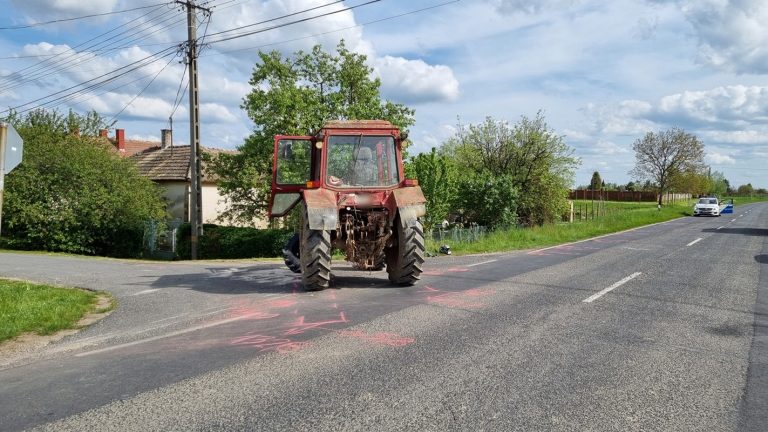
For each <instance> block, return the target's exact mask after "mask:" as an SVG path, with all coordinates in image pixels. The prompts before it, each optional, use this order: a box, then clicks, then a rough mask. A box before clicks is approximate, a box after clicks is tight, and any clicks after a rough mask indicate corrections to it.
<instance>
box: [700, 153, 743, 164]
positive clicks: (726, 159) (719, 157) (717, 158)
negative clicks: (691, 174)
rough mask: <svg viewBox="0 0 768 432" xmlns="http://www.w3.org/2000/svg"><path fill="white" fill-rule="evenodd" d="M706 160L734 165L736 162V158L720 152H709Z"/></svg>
mask: <svg viewBox="0 0 768 432" xmlns="http://www.w3.org/2000/svg"><path fill="white" fill-rule="evenodd" d="M705 159H706V161H707V162H709V163H712V164H714V165H724V164H728V165H734V164H735V163H736V159H734V158H732V157H730V156H728V155H727V154H722V153H718V152H707V155H706V157H705Z"/></svg>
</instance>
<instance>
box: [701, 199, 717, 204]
mask: <svg viewBox="0 0 768 432" xmlns="http://www.w3.org/2000/svg"><path fill="white" fill-rule="evenodd" d="M699 204H717V199H716V198H701V199H699Z"/></svg>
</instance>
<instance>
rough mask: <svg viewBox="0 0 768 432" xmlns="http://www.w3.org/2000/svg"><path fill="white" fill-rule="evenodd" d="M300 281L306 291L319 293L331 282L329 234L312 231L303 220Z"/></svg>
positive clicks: (324, 231) (327, 232) (322, 231)
mask: <svg viewBox="0 0 768 432" xmlns="http://www.w3.org/2000/svg"><path fill="white" fill-rule="evenodd" d="M301 239H302V242H301V279H302V282H303V284H304V289H305V290H306V291H321V290H324V289H326V288H328V286H329V285H330V282H331V234H330V232H329V231H326V230H312V229H310V228H309V223H308V222H307V220H306V217H305V218H304V224H303V226H302V231H301Z"/></svg>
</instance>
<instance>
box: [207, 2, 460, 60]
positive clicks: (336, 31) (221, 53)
mask: <svg viewBox="0 0 768 432" xmlns="http://www.w3.org/2000/svg"><path fill="white" fill-rule="evenodd" d="M460 1H461V0H451V1H447V2H444V3H440V4H436V5H433V6H429V7H425V8H421V9H415V10H412V11H408V12H404V13H401V14H397V15H392V16H388V17H385V18H379V19H377V20H373V21H367V22H364V23H360V24H356V25H353V26H349V27H343V28H339V29H335V30H329V31H326V32H322V33H315V34H312V35H309V36H302V37H299V38H294V39H288V40H284V41H281V42H272V43H268V44H263V45H256V46H252V47H247V48H238V49H234V50H229V51H219V52H216V53H211V54H206V55H205V57H211V56H217V55H224V54H230V53H234V52H239V51H249V50H254V49H260V48H264V47H268V46H273V45H280V44H284V43H290V42H296V41H299V40H304V39H310V38H313V37H317V36H324V35H327V34H331V33H338V32H341V31H345V30H351V29H354V28H358V27H363V26H366V25H370V24H376V23H380V22H384V21H389V20H393V19H397V18H402V17H404V16H407V15H413V14H416V13H419V12H424V11H428V10H431V9H437V8H439V7H443V6H447V5H449V4H453V3H458V2H460Z"/></svg>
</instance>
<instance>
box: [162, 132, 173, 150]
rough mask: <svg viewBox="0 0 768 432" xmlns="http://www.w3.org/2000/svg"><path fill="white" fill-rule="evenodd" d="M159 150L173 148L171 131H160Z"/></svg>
mask: <svg viewBox="0 0 768 432" xmlns="http://www.w3.org/2000/svg"><path fill="white" fill-rule="evenodd" d="M160 137H161V138H160V148H161V149H165V148H168V147H173V131H172V130H170V129H160Z"/></svg>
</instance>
